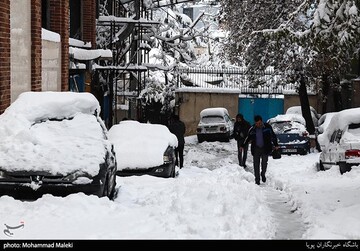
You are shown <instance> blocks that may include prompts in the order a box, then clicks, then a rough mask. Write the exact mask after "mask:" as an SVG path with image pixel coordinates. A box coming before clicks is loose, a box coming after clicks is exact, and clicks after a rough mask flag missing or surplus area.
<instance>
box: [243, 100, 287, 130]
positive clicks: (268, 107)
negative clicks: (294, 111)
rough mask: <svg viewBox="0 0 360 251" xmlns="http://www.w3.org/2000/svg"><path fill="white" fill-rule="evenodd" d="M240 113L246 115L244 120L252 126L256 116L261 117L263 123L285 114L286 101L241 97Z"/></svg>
mask: <svg viewBox="0 0 360 251" xmlns="http://www.w3.org/2000/svg"><path fill="white" fill-rule="evenodd" d="M238 111H239V113H242V114H243V115H244V118H245V119H246V120H247V121H249V122H250V124H253V123H254V116H255V115H260V116H261V117H262V118H263V121H264V122H266V121H267V120H268V119H269V118H272V117H275V116H276V115H278V114H283V113H284V99H283V98H242V97H240V98H239V105H238Z"/></svg>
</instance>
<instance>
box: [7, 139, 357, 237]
mask: <svg viewBox="0 0 360 251" xmlns="http://www.w3.org/2000/svg"><path fill="white" fill-rule="evenodd" d="M318 156H319V154H318V153H311V154H309V155H307V156H283V157H282V158H281V159H280V160H273V159H269V165H268V172H267V183H266V184H263V183H262V184H261V185H260V186H257V185H256V184H255V182H254V176H253V174H252V173H251V172H252V168H251V164H252V157H251V154H250V152H249V155H248V162H247V164H248V166H249V168H248V169H249V170H247V171H245V170H243V169H242V168H240V167H239V166H238V165H237V156H236V142H235V141H234V140H233V139H232V140H231V141H230V142H229V143H220V142H203V143H201V144H198V143H197V140H196V136H190V137H187V138H186V145H185V164H184V168H183V169H181V170H179V175H178V176H177V177H176V178H175V179H172V178H169V179H165V178H156V177H152V176H140V177H126V178H125V177H117V190H118V194H117V197H116V198H115V200H114V201H111V200H109V199H108V198H106V197H105V198H98V197H97V196H86V195H84V194H82V193H79V194H73V195H70V196H67V197H65V198H61V197H54V196H52V195H45V196H43V197H42V198H40V199H38V200H36V201H20V200H14V199H13V198H12V197H8V196H2V197H0V219H1V224H2V225H3V226H4V224H6V225H7V226H12V227H14V226H18V225H20V224H23V227H22V228H16V229H13V230H11V231H12V235H11V236H8V235H5V234H2V236H1V238H0V239H8V240H14V239H114V240H119V239H253V240H254V239H281V240H284V239H289V240H292V239H358V238H359V237H360V228H359V224H354V222H360V216H359V215H358V213H357V212H358V211H359V209H360V198H359V195H358V188H359V185H358V184H359V183H360V182H359V181H360V176H359V172H360V171H359V169H357V168H354V169H353V170H352V171H351V172H349V173H346V174H344V175H340V174H339V171H338V169H336V170H335V169H334V170H332V169H331V170H328V171H326V172H318V171H317V170H316V165H315V162H316V161H317V159H318Z"/></svg>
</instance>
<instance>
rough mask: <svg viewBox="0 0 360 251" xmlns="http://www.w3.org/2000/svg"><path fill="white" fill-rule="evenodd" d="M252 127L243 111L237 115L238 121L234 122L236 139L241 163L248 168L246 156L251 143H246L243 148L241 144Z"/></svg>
mask: <svg viewBox="0 0 360 251" xmlns="http://www.w3.org/2000/svg"><path fill="white" fill-rule="evenodd" d="M250 127H251V125H250V123H249V122H248V121H246V120H245V119H244V116H243V115H242V114H241V113H239V114H237V115H236V121H235V124H234V139H235V140H236V141H237V151H238V160H239V165H240V166H242V167H244V168H246V158H247V152H248V146H249V145H248V144H246V145H244V147H243V148H242V147H241V146H242V144H243V143H244V141H245V138H246V136H247V134H248V131H249V129H250Z"/></svg>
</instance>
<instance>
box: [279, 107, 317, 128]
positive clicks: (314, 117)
mask: <svg viewBox="0 0 360 251" xmlns="http://www.w3.org/2000/svg"><path fill="white" fill-rule="evenodd" d="M310 113H311V118H312V121H313V123H314V126H315V127H317V126H318V120H319V118H320V116H321V115H320V114H318V113H317V111H316V110H315V108H314V107H312V106H310ZM285 114H300V115H302V111H301V106H291V107H289V108H288V109H287V110H286V112H285Z"/></svg>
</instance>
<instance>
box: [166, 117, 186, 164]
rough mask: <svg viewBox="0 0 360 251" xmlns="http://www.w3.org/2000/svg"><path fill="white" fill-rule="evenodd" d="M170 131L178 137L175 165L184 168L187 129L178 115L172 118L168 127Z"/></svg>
mask: <svg viewBox="0 0 360 251" xmlns="http://www.w3.org/2000/svg"><path fill="white" fill-rule="evenodd" d="M168 128H169V131H170V132H171V133H173V134H175V135H176V137H177V139H178V146H177V147H176V148H175V157H176V162H175V165H177V166H179V167H180V168H183V166H184V146H185V138H184V135H185V131H186V127H185V124H184V122H182V121H181V120H180V119H179V116H178V115H172V116H171V118H170V124H169V126H168Z"/></svg>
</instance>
